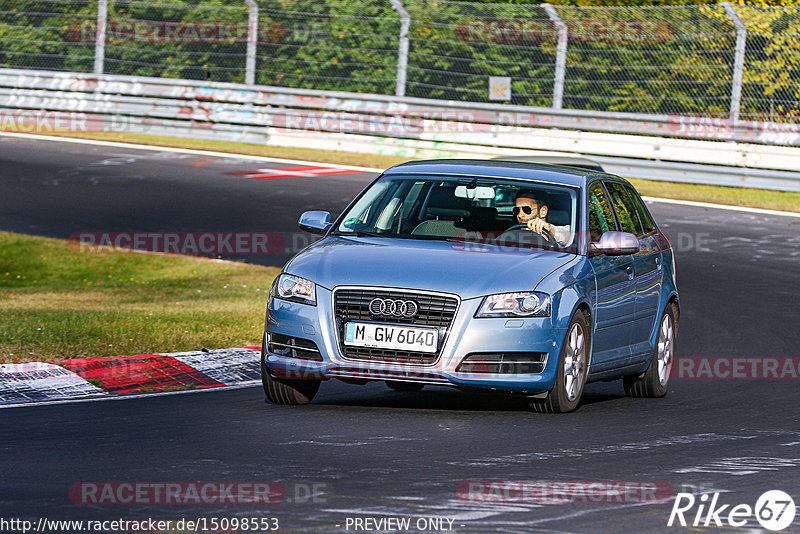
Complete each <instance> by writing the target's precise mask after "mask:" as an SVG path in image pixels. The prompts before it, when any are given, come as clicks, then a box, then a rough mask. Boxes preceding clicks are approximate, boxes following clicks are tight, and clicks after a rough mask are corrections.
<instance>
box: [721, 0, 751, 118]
mask: <svg viewBox="0 0 800 534" xmlns="http://www.w3.org/2000/svg"><path fill="white" fill-rule="evenodd" d="M720 5H721V6H722V7H723V8H725V13H727V15H728V18H729V19H731V22H733V25H734V26H735V27H736V55H735V56H734V59H733V82H732V83H731V120H733V121H734V122H735V121H738V120H739V110H740V108H741V105H742V81H743V79H744V52H745V47H746V46H747V27H746V26H745V25H744V22H742V19H740V18H739V14H738V13H737V12H736V9H735V8H734V7H733V6H732V5H731V4H730V2H722V3H721V4H720Z"/></svg>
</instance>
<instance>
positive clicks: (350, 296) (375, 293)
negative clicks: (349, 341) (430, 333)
mask: <svg viewBox="0 0 800 534" xmlns="http://www.w3.org/2000/svg"><path fill="white" fill-rule="evenodd" d="M374 298H382V299H393V300H412V301H414V302H415V303H416V304H417V306H419V310H418V311H417V314H416V315H415V316H414V317H411V318H406V317H387V316H382V315H372V314H371V313H370V311H369V303H370V301H371V300H372V299H374ZM333 308H334V315H335V317H336V330H337V333H338V340H339V351H340V352H341V353H342V357H344V358H347V359H351V360H370V361H375V360H377V361H382V362H389V363H402V364H414V365H429V364H432V363H434V362H435V361H436V360H437V359H438V358H439V354H440V353H441V351H442V347H443V346H444V342H445V339H446V338H447V333H448V331H449V329H450V324H451V323H452V322H453V317H455V314H456V310H457V309H458V299H457V298H456V297H451V296H447V295H441V294H432V293H420V292H416V291H413V290H409V291H400V290H388V289H380V290H379V289H361V288H359V289H352V288H349V289H338V290H336V291H334V294H333ZM349 321H365V322H376V323H389V324H399V325H407V326H428V327H436V328H437V329H438V330H439V339H438V344H437V347H438V351H437V352H435V353H424V352H412V351H403V350H390V349H374V348H367V347H351V346H344V345H343V344H342V342H341V340H342V339H343V337H344V325H345V323H347V322H349Z"/></svg>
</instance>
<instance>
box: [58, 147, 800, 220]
mask: <svg viewBox="0 0 800 534" xmlns="http://www.w3.org/2000/svg"><path fill="white" fill-rule="evenodd" d="M54 135H62V136H64V137H76V138H81V139H97V140H101V141H116V142H120V143H126V142H127V143H137V144H142V145H151V146H167V147H174V148H189V149H195V150H214V151H217V152H229V153H234V154H247V155H252V156H268V157H273V158H286V159H299V160H306V161H318V162H320V163H337V164H340V165H355V166H359V167H375V168H380V169H383V168H387V167H391V166H392V165H396V164H398V163H402V162H403V161H408V160H409V159H410V158H403V157H399V156H384V155H374V154H358V153H353V152H335V151H327V150H318V149H311V148H288V147H277V146H259V145H249V144H246V143H229V142H225V141H207V140H200V139H180V138H173V137H158V136H154V135H141V134H126V133H114V132H91V133H71V134H54ZM631 182H632V183H633V184H634V185H635V186H636V189H638V190H639V192H640V193H641V194H643V195H645V196H653V197H661V198H674V199H678V200H694V201H698V202H712V203H715V204H726V205H729V206H747V207H751V208H762V209H771V210H779V211H792V212H800V193H792V192H782V191H768V190H765V189H750V188H744V187H723V186H713V185H695V184H684V183H675V182H662V181H656V180H639V179H632V180H631Z"/></svg>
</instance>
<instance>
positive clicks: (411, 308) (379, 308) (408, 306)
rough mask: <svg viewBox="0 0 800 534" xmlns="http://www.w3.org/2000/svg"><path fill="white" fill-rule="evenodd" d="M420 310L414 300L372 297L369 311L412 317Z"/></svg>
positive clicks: (373, 313)
mask: <svg viewBox="0 0 800 534" xmlns="http://www.w3.org/2000/svg"><path fill="white" fill-rule="evenodd" d="M418 311H419V306H418V305H417V303H416V302H414V301H413V300H392V299H380V298H377V299H372V300H371V301H370V302H369V313H370V314H372V315H385V316H390V317H405V318H406V319H410V318H411V317H414V316H415V315H416V314H417V312H418Z"/></svg>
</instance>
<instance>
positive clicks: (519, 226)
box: [497, 223, 561, 248]
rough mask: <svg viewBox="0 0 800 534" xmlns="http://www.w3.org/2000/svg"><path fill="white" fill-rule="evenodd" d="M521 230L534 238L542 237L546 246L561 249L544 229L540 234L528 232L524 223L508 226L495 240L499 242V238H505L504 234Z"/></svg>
mask: <svg viewBox="0 0 800 534" xmlns="http://www.w3.org/2000/svg"><path fill="white" fill-rule="evenodd" d="M522 230H525V231H527V232H530V233H531V234H534V235H535V236H539V237H544V238H545V239H546V240H547V244H548V245H550V246H551V247H558V248H561V245H560V244H559V242H558V241H556V238H555V237H554V236H553V234H551V233H550V232H548V231H547V230H545V229H542V233H541V234H540V233H538V232H534V231H531V230H528V225H527V224H525V223H522V224H515V225H513V226H510V227H509V228H508V229H507V230H506V231H505V232H503V233H502V234H500V235H499V236H497V240H498V241H500V240H501V238H503V237H504V236H506V234H510V233H511V232H520V231H522Z"/></svg>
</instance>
